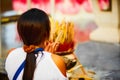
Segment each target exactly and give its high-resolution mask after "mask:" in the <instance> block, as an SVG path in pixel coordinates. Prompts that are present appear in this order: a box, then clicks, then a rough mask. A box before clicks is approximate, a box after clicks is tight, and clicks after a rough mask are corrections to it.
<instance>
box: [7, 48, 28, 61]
mask: <svg viewBox="0 0 120 80" xmlns="http://www.w3.org/2000/svg"><path fill="white" fill-rule="evenodd" d="M24 53H25V52H24V50H23V49H22V48H21V47H20V48H12V49H10V50H9V51H8V55H7V59H12V58H15V59H16V58H17V59H18V57H19V58H20V57H22V56H26V54H24Z"/></svg>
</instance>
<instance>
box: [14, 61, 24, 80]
mask: <svg viewBox="0 0 120 80" xmlns="http://www.w3.org/2000/svg"><path fill="white" fill-rule="evenodd" d="M24 65H25V60H24V61H23V63H22V64H21V65H20V67H19V68H18V70H17V71H16V73H15V75H14V77H13V80H17V77H18V76H19V74H20V72H21V71H22V70H23V68H24Z"/></svg>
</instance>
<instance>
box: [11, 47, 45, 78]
mask: <svg viewBox="0 0 120 80" xmlns="http://www.w3.org/2000/svg"><path fill="white" fill-rule="evenodd" d="M43 50H44V49H43V48H37V49H35V51H34V52H35V54H36V53H38V52H39V51H43ZM24 66H25V60H24V61H23V63H22V64H21V65H20V67H19V68H18V70H17V71H16V73H15V75H14V77H13V80H16V79H17V78H18V76H19V74H20V72H21V71H22V70H23V68H24Z"/></svg>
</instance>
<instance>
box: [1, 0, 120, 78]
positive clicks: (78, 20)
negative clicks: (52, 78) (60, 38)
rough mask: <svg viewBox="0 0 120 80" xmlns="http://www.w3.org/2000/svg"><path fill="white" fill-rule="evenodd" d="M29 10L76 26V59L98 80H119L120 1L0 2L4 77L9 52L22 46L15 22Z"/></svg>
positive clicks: (31, 0) (17, 0) (2, 70)
mask: <svg viewBox="0 0 120 80" xmlns="http://www.w3.org/2000/svg"><path fill="white" fill-rule="evenodd" d="M30 8H39V9H42V10H44V11H45V12H46V13H47V14H48V15H50V16H51V17H52V18H53V19H54V20H56V21H59V22H62V21H63V20H64V21H69V22H73V23H74V38H73V41H74V43H75V46H74V47H75V52H74V53H75V56H76V57H77V59H78V61H79V62H81V64H82V65H83V66H84V67H85V68H86V69H90V70H93V71H94V72H96V75H97V77H96V80H119V79H120V77H119V76H120V67H119V66H120V0H0V22H1V23H0V72H1V73H3V74H6V72H5V70H4V62H5V59H6V57H7V54H8V53H7V52H8V50H9V49H11V48H15V47H20V46H21V45H22V42H21V41H20V39H19V37H18V34H17V30H16V24H17V23H16V21H17V19H18V17H19V16H20V15H21V14H22V13H23V12H25V11H26V10H28V9H30ZM103 74H104V76H103ZM113 74H114V75H113ZM106 76H108V77H107V78H106ZM1 80H2V79H1ZM76 80H77V79H76Z"/></svg>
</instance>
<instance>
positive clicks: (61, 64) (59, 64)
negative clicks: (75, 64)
mask: <svg viewBox="0 0 120 80" xmlns="http://www.w3.org/2000/svg"><path fill="white" fill-rule="evenodd" d="M52 59H53V61H54V62H55V64H56V65H57V67H58V68H59V70H60V71H61V73H62V74H63V75H64V76H66V65H65V62H64V59H63V58H62V57H61V56H59V55H56V54H52Z"/></svg>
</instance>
